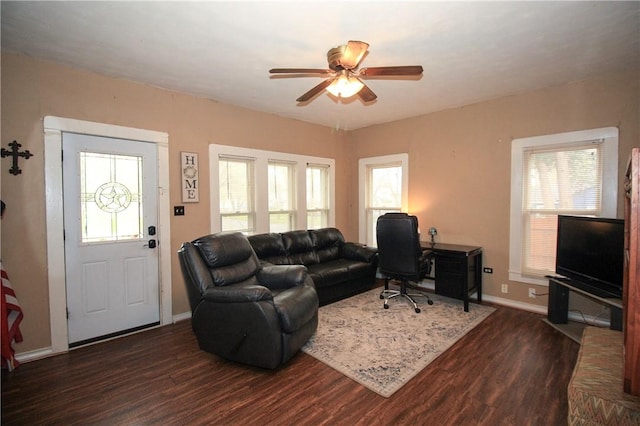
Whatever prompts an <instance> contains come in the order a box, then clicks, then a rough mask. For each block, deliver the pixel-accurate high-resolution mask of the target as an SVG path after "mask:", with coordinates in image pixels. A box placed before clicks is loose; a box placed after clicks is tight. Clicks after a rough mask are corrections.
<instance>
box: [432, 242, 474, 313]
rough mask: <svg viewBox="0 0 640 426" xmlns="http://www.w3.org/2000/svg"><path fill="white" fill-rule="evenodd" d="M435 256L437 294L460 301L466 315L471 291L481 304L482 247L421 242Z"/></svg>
mask: <svg viewBox="0 0 640 426" xmlns="http://www.w3.org/2000/svg"><path fill="white" fill-rule="evenodd" d="M420 245H421V246H422V248H423V249H426V250H430V251H431V252H433V254H434V256H435V272H436V273H435V281H436V285H435V287H436V294H440V295H442V296H447V297H452V298H455V299H461V300H462V301H463V302H464V310H465V312H469V295H470V294H471V293H473V292H474V291H475V292H476V293H477V295H478V303H481V302H482V247H476V246H463V245H459V244H444V243H435V244H431V243H427V242H422V241H421V242H420Z"/></svg>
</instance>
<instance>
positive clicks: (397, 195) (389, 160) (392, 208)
mask: <svg viewBox="0 0 640 426" xmlns="http://www.w3.org/2000/svg"><path fill="white" fill-rule="evenodd" d="M408 164H409V156H408V155H407V154H398V155H388V156H384V157H373V158H364V159H361V160H360V166H359V169H360V170H359V177H360V205H361V206H362V207H361V209H360V211H361V215H360V242H363V243H365V244H367V245H370V246H376V245H377V241H376V222H377V220H378V217H379V216H382V215H383V214H385V213H388V212H399V211H407V194H408V188H407V187H408Z"/></svg>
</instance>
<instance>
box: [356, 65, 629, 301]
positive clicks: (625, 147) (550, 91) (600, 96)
mask: <svg viewBox="0 0 640 426" xmlns="http://www.w3.org/2000/svg"><path fill="white" fill-rule="evenodd" d="M639 82H640V79H639V75H638V72H637V71H635V72H628V73H621V74H614V75H609V76H606V77H603V78H597V79H592V80H587V81H582V82H576V83H572V84H568V85H564V86H560V87H552V88H547V89H544V90H538V91H535V92H530V93H524V94H520V95H516V96H510V97H505V98H500V99H495V100H492V101H488V102H482V103H478V104H474V105H469V106H465V107H462V108H456V109H450V110H446V111H441V112H436V113H433V114H428V115H424V116H420V117H416V118H412V119H408V120H402V121H396V122H394V123H389V124H385V125H381V126H373V127H369V128H366V129H361V130H357V131H354V132H351V134H350V136H351V142H352V147H353V150H354V153H353V155H352V158H353V160H352V163H351V166H350V167H351V169H353V168H356V167H357V159H358V158H363V157H374V156H379V155H388V154H394V153H400V152H408V153H409V211H410V212H411V213H413V214H415V215H417V216H418V220H419V222H420V224H421V226H420V227H421V229H422V230H425V229H428V227H430V226H435V227H436V228H437V229H438V237H437V241H440V242H450V243H459V244H470V245H480V246H482V247H483V248H484V264H485V266H490V267H492V268H493V274H491V275H489V274H483V285H484V292H485V294H487V295H492V296H496V297H503V298H508V299H511V300H514V301H520V302H524V303H533V304H538V305H541V306H546V303H547V298H546V297H538V298H536V299H531V298H529V297H528V292H527V291H528V290H527V289H528V288H529V287H534V288H536V292H537V293H540V294H542V293H547V288H546V287H537V286H532V285H529V284H522V283H515V282H510V281H509V279H508V276H509V273H508V265H509V211H510V210H509V209H510V174H511V140H512V139H514V138H521V137H529V136H537V135H546V134H553V133H560V132H567V131H574V130H584V129H592V128H599V127H608V126H613V127H618V128H619V130H620V140H619V142H620V143H619V169H620V173H619V187H620V196H619V200H618V217H622V216H623V209H622V183H623V180H622V179H623V170H624V168H625V167H626V163H627V159H628V156H629V153H630V151H631V147H632V146H640V134H639V127H638V117H639V114H640V109H639V105H638V104H639V99H640V96H639V94H640V83H639ZM357 184H358V182H357V176H355V177H352V180H351V186H352V188H354V189H355V188H357ZM349 223H351V224H357V223H358V212H357V210H356V209H352V210H350V222H349ZM503 283H504V284H509V293H508V294H502V293H501V292H500V285H501V284H503Z"/></svg>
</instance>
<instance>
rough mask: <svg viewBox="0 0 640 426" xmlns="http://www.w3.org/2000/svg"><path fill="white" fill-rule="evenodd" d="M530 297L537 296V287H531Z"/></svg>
mask: <svg viewBox="0 0 640 426" xmlns="http://www.w3.org/2000/svg"><path fill="white" fill-rule="evenodd" d="M529 297H530V298H532V299H535V298H536V289H535V288H530V289H529Z"/></svg>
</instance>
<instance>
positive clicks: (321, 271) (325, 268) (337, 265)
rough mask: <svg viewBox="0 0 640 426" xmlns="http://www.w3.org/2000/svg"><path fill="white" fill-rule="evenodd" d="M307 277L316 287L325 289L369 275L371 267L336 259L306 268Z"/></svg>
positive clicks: (366, 264) (365, 264)
mask: <svg viewBox="0 0 640 426" xmlns="http://www.w3.org/2000/svg"><path fill="white" fill-rule="evenodd" d="M307 269H308V270H309V275H310V276H311V278H312V279H313V282H314V283H315V284H316V287H318V288H321V287H327V286H332V285H336V284H340V283H343V282H345V281H350V280H357V279H359V278H363V277H366V276H368V275H371V265H370V264H368V263H364V262H354V261H353V260H348V259H336V260H330V261H329V262H324V263H318V264H315V265H309V266H307Z"/></svg>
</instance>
